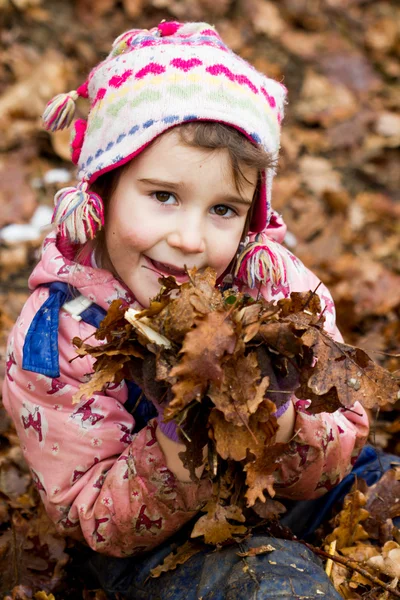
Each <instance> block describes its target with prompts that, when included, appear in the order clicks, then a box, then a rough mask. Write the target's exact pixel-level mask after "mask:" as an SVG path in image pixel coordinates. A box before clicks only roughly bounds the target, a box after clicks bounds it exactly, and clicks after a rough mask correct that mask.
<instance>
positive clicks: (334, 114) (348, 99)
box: [295, 69, 358, 127]
mask: <svg viewBox="0 0 400 600" xmlns="http://www.w3.org/2000/svg"><path fill="white" fill-rule="evenodd" d="M357 110H358V104H357V101H356V98H355V96H354V94H353V93H352V92H351V91H350V90H349V89H348V88H347V87H346V86H344V85H342V84H340V83H339V84H333V83H332V82H330V81H329V79H328V78H327V77H324V76H323V75H320V74H318V73H316V72H315V71H313V70H311V69H308V70H307V71H306V75H305V78H304V80H303V87H302V90H301V97H300V101H299V102H298V103H297V106H296V110H295V113H296V115H297V116H298V117H299V118H300V119H301V120H302V121H304V122H305V123H307V124H320V125H322V126H323V127H329V126H330V125H332V124H334V123H337V122H341V121H345V120H346V119H350V118H351V117H352V116H354V115H355V114H356V112H357Z"/></svg>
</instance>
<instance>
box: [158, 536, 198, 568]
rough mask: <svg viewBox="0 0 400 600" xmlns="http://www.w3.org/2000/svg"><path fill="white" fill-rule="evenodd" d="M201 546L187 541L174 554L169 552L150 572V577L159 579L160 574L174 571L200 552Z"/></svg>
mask: <svg viewBox="0 0 400 600" xmlns="http://www.w3.org/2000/svg"><path fill="white" fill-rule="evenodd" d="M202 549H203V546H202V545H201V544H199V543H198V542H192V541H190V540H188V541H187V542H185V543H184V544H183V546H179V548H178V549H177V550H176V551H175V552H171V554H168V556H167V557H166V558H164V561H163V563H162V564H161V565H158V566H157V567H154V569H151V570H150V576H151V577H160V575H161V573H167V572H168V571H173V570H174V569H176V567H177V566H178V565H183V564H184V563H185V562H186V561H187V560H189V558H191V557H192V556H194V555H195V554H197V553H198V552H201V550H202Z"/></svg>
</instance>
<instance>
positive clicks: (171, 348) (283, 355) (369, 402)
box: [73, 269, 399, 544]
mask: <svg viewBox="0 0 400 600" xmlns="http://www.w3.org/2000/svg"><path fill="white" fill-rule="evenodd" d="M188 274H189V278H190V280H189V281H188V282H187V283H185V284H183V285H178V284H177V283H176V281H175V279H174V278H173V277H168V278H161V279H160V283H161V285H162V288H161V291H160V293H159V295H158V296H157V297H156V298H155V299H154V300H153V301H152V302H151V304H150V307H149V308H147V309H145V310H142V311H140V312H139V311H135V310H133V309H131V308H128V307H127V306H125V305H124V303H123V302H122V301H119V300H116V301H114V302H113V304H112V305H111V307H110V309H109V311H108V313H107V316H106V317H105V319H104V320H103V322H102V323H101V326H100V327H99V329H98V330H97V332H96V334H95V337H96V338H97V339H98V340H103V341H104V343H103V344H101V345H97V346H91V345H88V344H86V343H84V342H83V341H82V340H80V339H79V338H74V340H73V341H74V344H75V346H76V348H77V351H78V354H80V355H82V356H84V355H86V354H90V355H91V356H93V357H94V358H95V359H96V361H95V363H94V374H93V376H92V378H91V379H90V381H89V382H87V383H85V384H84V385H82V387H81V388H80V390H79V393H78V394H77V396H76V397H75V399H74V401H76V402H78V401H80V399H81V398H82V397H83V396H85V397H90V396H91V395H92V394H93V393H94V392H96V391H100V390H102V389H103V388H104V387H105V386H107V384H109V383H111V382H119V381H121V380H122V379H125V378H127V379H133V380H134V381H135V382H136V383H137V384H138V385H140V387H141V388H142V390H143V392H144V394H145V395H146V397H147V398H148V399H149V400H156V401H157V402H158V403H165V406H166V408H165V411H164V418H165V420H171V419H174V420H175V421H176V422H177V424H178V425H179V429H180V432H181V438H182V442H183V443H184V444H185V445H186V450H185V452H183V453H181V458H182V460H183V463H184V465H185V466H186V467H187V468H188V470H189V471H190V474H191V478H192V479H193V480H194V481H195V480H197V477H196V474H195V470H196V468H197V467H199V466H200V465H202V464H203V462H204V460H205V462H206V471H205V474H206V475H208V476H209V477H210V478H211V479H212V480H213V482H214V486H213V489H214V494H213V496H212V498H211V499H210V500H209V502H208V503H207V505H206V506H205V508H204V511H205V512H206V514H205V515H203V516H201V517H200V518H199V520H198V521H197V523H196V524H195V527H194V530H193V532H192V537H197V536H201V535H204V539H205V541H206V542H207V543H211V544H220V543H223V542H226V541H227V540H229V539H232V538H233V536H236V535H242V534H245V533H246V532H247V527H246V525H247V524H248V522H249V521H248V515H249V512H250V511H249V510H248V509H249V508H250V507H252V508H253V510H255V511H256V512H257V514H258V515H261V516H262V517H263V518H276V517H277V516H278V515H279V513H280V512H282V511H283V510H284V507H283V506H282V505H281V504H280V503H278V502H275V501H273V500H271V498H272V497H273V496H274V494H275V492H274V487H273V483H274V478H273V473H274V471H275V470H276V469H277V468H278V466H279V463H280V461H281V460H282V457H283V456H284V453H285V451H286V450H287V449H288V444H281V443H276V441H275V438H276V432H277V429H278V423H277V419H276V417H275V416H274V413H275V412H276V410H277V408H279V406H280V405H282V404H284V403H285V402H286V401H287V400H288V399H289V398H290V397H291V395H292V394H293V393H295V395H296V396H297V398H299V399H307V400H309V401H310V406H309V407H308V410H309V412H310V413H312V414H316V413H319V412H323V411H325V412H333V411H335V410H337V409H338V408H340V407H346V408H351V406H352V405H353V404H354V403H355V402H356V401H357V400H359V401H360V402H361V404H362V405H363V406H365V407H367V408H371V407H375V406H381V405H384V404H387V403H393V402H395V401H396V400H397V399H398V398H399V383H398V381H396V379H395V378H394V377H393V376H392V375H391V374H390V373H389V372H388V371H386V370H385V369H383V368H382V367H380V366H378V365H377V364H375V363H374V362H373V361H372V360H371V359H370V358H369V356H368V355H367V354H366V353H365V352H363V351H362V350H360V349H358V348H355V347H352V346H348V345H346V344H342V343H338V342H336V341H334V340H333V339H332V338H331V337H330V336H329V335H328V334H327V333H325V332H324V329H323V324H324V317H323V314H321V306H320V301H319V298H318V296H317V294H316V293H315V292H311V291H310V292H307V293H292V294H291V296H290V298H288V299H284V300H279V301H278V302H267V301H266V300H264V299H262V298H260V299H257V300H254V299H252V298H250V297H249V296H247V295H244V294H241V293H238V292H234V291H232V290H228V291H224V292H221V290H219V289H218V288H216V287H215V284H216V274H215V272H214V271H213V270H212V269H206V270H205V271H204V272H197V271H196V270H192V271H190V272H189V273H188ZM207 444H208V457H207V458H206V459H204V452H203V449H204V447H205V446H206V445H207ZM265 492H268V495H267V496H266V495H265ZM253 515H254V513H253ZM250 521H251V519H250ZM244 523H246V525H245V524H244Z"/></svg>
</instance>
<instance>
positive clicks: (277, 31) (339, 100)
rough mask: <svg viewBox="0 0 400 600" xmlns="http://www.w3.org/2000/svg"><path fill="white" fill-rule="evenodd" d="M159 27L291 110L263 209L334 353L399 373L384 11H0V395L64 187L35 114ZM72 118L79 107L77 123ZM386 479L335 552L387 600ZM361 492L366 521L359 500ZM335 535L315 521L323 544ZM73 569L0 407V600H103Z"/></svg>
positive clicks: (391, 31) (58, 152)
mask: <svg viewBox="0 0 400 600" xmlns="http://www.w3.org/2000/svg"><path fill="white" fill-rule="evenodd" d="M163 19H166V20H184V21H188V20H204V21H207V22H210V23H212V24H214V25H215V26H216V27H217V29H218V31H219V32H220V33H221V35H222V37H223V39H224V40H225V41H226V42H227V44H228V45H230V46H231V47H232V49H233V50H234V51H235V52H237V53H239V54H240V55H242V56H243V57H244V58H246V59H247V60H249V61H250V62H252V63H253V64H254V65H255V66H256V68H257V69H259V70H261V71H262V72H264V73H266V74H268V75H269V76H271V77H274V78H276V79H278V80H280V81H282V82H283V83H284V84H285V85H286V87H287V88H288V90H289V104H288V106H287V108H286V117H285V120H284V124H283V133H282V152H281V159H280V164H279V168H278V172H277V177H276V181H275V184H274V191H273V206H274V208H275V209H277V210H278V211H279V212H281V213H282V214H283V216H284V219H285V221H286V223H287V225H288V231H289V232H290V233H289V234H288V236H287V237H286V240H285V242H286V244H287V245H288V247H289V248H290V250H292V251H293V252H294V253H295V254H296V255H297V256H299V258H300V259H301V260H302V261H303V262H304V263H305V264H306V265H307V266H308V267H309V268H311V269H312V270H314V271H315V272H316V274H317V275H318V276H319V277H320V278H321V279H322V280H323V281H324V283H326V284H327V285H328V287H329V289H330V290H331V292H332V295H333V297H334V300H335V303H336V307H337V313H338V325H339V328H340V329H341V331H342V333H343V335H344V338H345V340H346V342H347V343H349V344H353V345H357V346H359V347H362V348H363V349H364V350H366V351H367V352H368V353H369V354H370V355H371V356H372V357H373V358H374V359H375V360H376V361H377V362H378V363H380V364H381V365H383V366H385V367H386V368H387V369H389V370H390V371H392V372H396V371H399V369H400V202H399V200H400V195H399V189H400V169H399V164H400V161H399V158H400V152H399V146H400V84H399V81H400V6H399V5H398V3H397V2H395V1H394V0H393V1H392V2H391V1H389V0H381V1H380V2H374V1H371V0H281V1H279V2H273V1H269V0H212V1H211V0H74V1H73V0H68V1H66V0H0V50H1V51H0V130H1V136H0V205H1V212H0V383H1V381H2V379H3V378H4V377H5V376H6V374H5V354H6V339H7V335H8V332H9V331H10V329H11V327H12V324H13V322H14V320H15V319H16V317H17V316H18V314H19V311H20V310H21V307H22V305H23V303H24V302H25V299H26V297H27V295H28V293H29V291H28V283H27V281H28V276H29V273H30V271H31V269H32V267H33V265H34V264H35V262H36V261H37V258H38V252H39V248H40V244H41V241H42V239H43V236H44V234H45V231H46V229H45V228H44V229H43V227H42V225H43V224H45V223H46V222H48V220H49V214H51V206H52V198H53V195H54V193H55V191H56V190H57V189H58V188H59V187H62V186H64V185H68V184H69V183H72V182H73V181H74V176H75V169H74V167H73V165H72V163H71V162H70V151H69V135H70V134H69V132H65V131H64V132H58V133H56V134H49V133H47V132H45V131H44V130H43V129H42V126H41V118H40V117H41V114H42V112H43V108H44V106H45V104H46V102H47V101H48V100H49V99H50V98H51V97H52V96H54V95H55V94H58V93H60V92H65V91H68V90H70V89H75V88H76V87H77V86H79V85H80V84H81V83H82V82H83V81H84V80H85V78H86V76H87V73H88V72H89V70H90V69H91V68H92V67H93V66H94V65H95V64H96V63H97V62H98V60H99V59H100V58H104V57H105V56H106V55H107V53H108V52H109V50H110V48H111V43H112V41H113V39H114V38H115V37H116V36H117V35H119V34H120V33H121V32H123V31H125V30H127V29H129V28H133V27H135V28H136V27H144V28H150V27H153V26H155V25H157V24H158V23H159V22H160V21H161V20H163ZM85 109H86V107H85V101H82V102H81V101H80V102H79V103H78V115H77V116H78V117H79V116H80V117H83V116H84V115H85ZM38 209H39V210H38ZM17 225H18V227H16V226H17ZM370 418H371V443H372V444H374V445H375V446H377V447H379V448H382V449H384V450H386V451H388V452H391V453H393V454H396V455H398V456H400V440H399V432H400V406H399V403H398V404H397V405H395V406H394V407H393V406H391V407H390V408H389V407H388V408H387V410H385V408H384V409H383V410H381V411H380V414H379V415H377V414H375V413H373V412H371V413H370ZM394 473H395V474H394V475H391V477H392V479H390V482H389V480H387V481H386V483H385V485H386V488H387V489H386V488H385V485H384V486H383V488H385V489H386V492H385V490H384V489H383V488H382V489H383V491H382V494H383V495H384V499H385V510H384V511H383V513H382V515H381V529H380V530H379V534H377V533H376V529H375V533H371V532H372V528H370V529H368V527H367V528H366V529H367V537H365V536H364V537H363V538H359V539H357V538H354V535H353V533H354V527H355V525H357V524H358V523H359V522H360V520H363V519H362V518H361V516H360V510H358V509H357V510H358V512H357V510H354V511H353V513H354V514H356V516H354V514H353V517H352V519H353V520H348V521H347V524H346V527H347V530H346V531H347V534H346V535H345V536H344V537H345V538H346V539H342V545H341V548H340V547H338V552H339V554H338V555H339V556H341V557H344V556H347V557H350V558H354V559H356V560H358V561H360V562H361V563H362V564H364V565H365V564H366V561H367V560H368V558H370V557H371V556H376V555H378V556H381V562H380V567H377V566H376V565H375V570H371V569H372V568H370V570H369V572H370V573H375V575H376V576H377V577H378V576H379V577H380V578H381V580H383V582H384V583H386V585H392V588H393V590H394V592H393V593H394V594H395V595H396V596H399V595H400V592H397V593H396V590H398V589H399V588H398V587H396V586H397V582H398V579H399V578H400V572H399V566H398V565H399V564H400V559H399V555H400V546H399V544H400V537H399V532H398V530H396V531H395V530H394V529H390V531H389V529H388V528H387V527H386V529H385V532H384V527H383V525H384V521H383V520H386V518H388V519H390V518H394V517H395V516H397V515H400V505H399V497H400V493H397V496H396V494H394V491H395V490H398V491H399V492H400V472H399V470H397V471H396V470H395V471H394ZM389 483H390V485H389ZM389 488H390V490H391V493H389V491H388V489H389ZM364 492H365V498H364V499H365V501H366V506H367V509H368V506H369V507H371V503H370V504H368V497H371V492H368V490H367V491H366V490H365V489H364ZM364 492H361V491H360V492H359V493H360V494H362V493H364ZM374 493H375V494H376V493H377V491H376V490H375V491H374ZM368 494H370V496H368ZM359 501H360V498H359V497H358V500H357V502H359ZM352 502H353V503H355V502H356V499H355V496H353V500H352ZM361 505H362V502H361ZM361 505H360V506H361ZM354 506H355V504H353V508H354ZM357 506H358V505H357ZM359 508H360V507H359ZM371 510H372V509H371ZM364 516H365V515H364ZM372 516H374V518H375V519H376V518H377V515H376V514H375V515H372ZM370 517H371V514H370ZM384 518H385V519H384ZM357 519H358V520H357ZM364 520H365V519H364ZM342 523H343V522H342ZM337 524H338V522H336V525H337ZM334 526H335V524H332V525H329V524H327V525H326V528H325V529H324V536H325V535H326V533H327V532H329V531H332V529H333V528H334ZM345 529H346V528H345ZM352 531H353V533H352ZM324 536H322V534H321V539H320V547H321V548H326V546H325V545H324V540H325V537H324ZM346 536H347V537H346ZM349 548H350V550H349ZM371 548H373V550H371ZM351 549H353V550H351ZM346 550H348V551H347V554H346ZM391 552H392V553H393V552H394V553H395V554H391ZM374 553H375V554H374ZM395 556H396V561H397V562H396V564H397V567H396V568H395V567H393V568H392V566H391V564H392V562H393V558H394V557H395ZM78 557H79V554H78V552H77V550H76V549H75V548H74V545H73V543H71V542H70V541H68V540H64V539H63V538H60V537H59V536H58V535H57V534H56V532H55V530H54V528H53V527H52V526H51V525H50V523H49V522H48V520H47V518H46V516H45V515H44V513H43V511H42V509H41V507H40V503H39V499H38V494H37V491H36V490H35V488H34V486H33V484H32V480H31V478H30V475H29V471H28V469H27V467H26V464H25V462H24V459H23V456H22V453H21V450H20V448H19V445H18V439H17V437H16V435H15V432H14V430H13V428H12V425H11V423H10V421H9V419H8V417H7V415H6V413H5V411H4V409H3V408H2V407H1V404H0V573H1V583H0V597H3V596H4V598H7V600H9V599H10V598H13V599H19V600H24V599H25V598H33V597H34V598H36V599H37V600H46V599H47V600H51V598H52V594H54V596H55V598H56V599H57V600H59V599H63V598H78V597H82V598H84V599H87V598H97V599H98V600H101V599H102V598H103V597H104V594H103V593H102V592H101V591H93V590H90V589H88V587H87V586H85V581H81V580H80V579H77V578H75V577H74V575H73V566H74V561H75V562H76V561H78V560H79V558H78ZM391 557H392V558H391ZM390 561H391V562H390ZM393 564H395V563H394V562H393ZM396 569H397V570H396ZM332 578H333V580H334V583H335V585H336V587H337V589H338V590H339V592H340V593H341V595H342V596H343V597H344V598H355V599H357V598H377V599H382V600H383V599H384V598H390V597H391V594H390V592H389V591H388V590H386V591H384V589H383V588H382V587H380V585H379V584H378V585H377V584H376V582H375V583H373V582H371V580H368V578H365V577H363V576H362V575H360V573H358V574H356V573H355V572H354V571H353V570H352V569H351V568H350V567H349V566H348V565H347V567H346V566H345V567H340V566H338V565H335V567H334V570H333V574H332ZM396 578H397V580H396ZM393 597H394V596H393Z"/></svg>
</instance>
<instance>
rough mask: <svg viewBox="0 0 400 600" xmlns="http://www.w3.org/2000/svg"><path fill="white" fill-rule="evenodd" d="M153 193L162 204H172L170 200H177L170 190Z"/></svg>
mask: <svg viewBox="0 0 400 600" xmlns="http://www.w3.org/2000/svg"><path fill="white" fill-rule="evenodd" d="M152 195H153V196H154V197H155V199H156V200H158V202H161V203H162V204H171V202H170V200H175V196H174V195H173V194H170V193H169V192H154V193H153V194H152Z"/></svg>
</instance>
